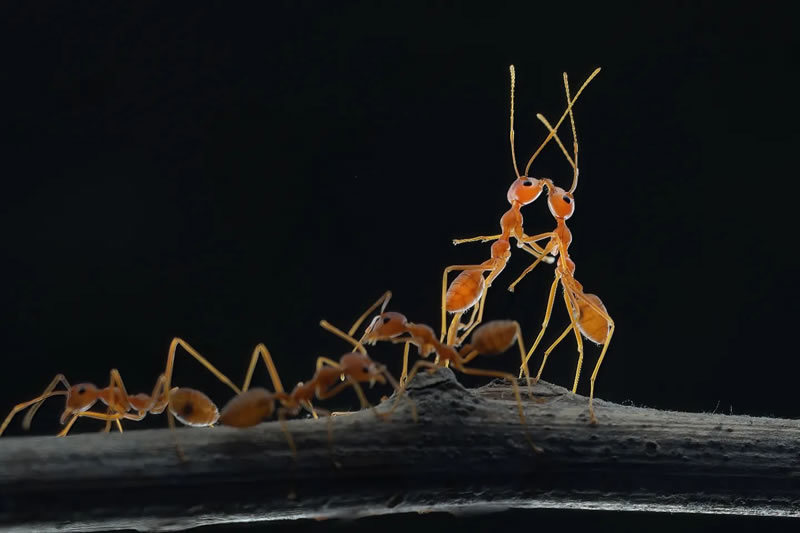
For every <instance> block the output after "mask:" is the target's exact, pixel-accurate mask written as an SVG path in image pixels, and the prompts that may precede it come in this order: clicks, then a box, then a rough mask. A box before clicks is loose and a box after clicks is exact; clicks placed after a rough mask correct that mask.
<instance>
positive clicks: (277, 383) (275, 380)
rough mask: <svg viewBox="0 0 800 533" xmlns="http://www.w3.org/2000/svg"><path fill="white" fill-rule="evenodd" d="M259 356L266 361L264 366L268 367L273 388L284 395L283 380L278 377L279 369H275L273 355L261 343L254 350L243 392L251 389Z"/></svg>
mask: <svg viewBox="0 0 800 533" xmlns="http://www.w3.org/2000/svg"><path fill="white" fill-rule="evenodd" d="M259 356H261V359H263V360H264V364H265V365H266V366H267V371H268V372H269V377H270V379H271V380H272V386H273V388H274V389H275V392H276V393H278V394H283V393H284V392H285V391H284V390H283V384H282V383H281V378H280V376H279V375H278V369H277V368H276V367H275V362H274V361H273V360H272V355H271V354H270V353H269V350H268V349H267V347H266V345H264V344H263V343H260V344H258V346H256V347H255V349H254V350H253V355H252V356H251V357H250V366H249V367H248V368H247V375H246V376H245V378H244V384H243V385H242V392H245V391H246V390H247V389H249V388H250V382H251V381H252V379H253V372H254V371H255V368H256V364H257V363H258V357H259Z"/></svg>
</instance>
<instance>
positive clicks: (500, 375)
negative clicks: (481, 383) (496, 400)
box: [459, 365, 542, 453]
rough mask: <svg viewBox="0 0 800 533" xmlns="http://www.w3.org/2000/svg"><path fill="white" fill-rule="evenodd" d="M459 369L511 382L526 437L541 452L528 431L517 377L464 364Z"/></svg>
mask: <svg viewBox="0 0 800 533" xmlns="http://www.w3.org/2000/svg"><path fill="white" fill-rule="evenodd" d="M459 370H460V371H461V373H463V374H467V375H470V376H487V377H495V378H502V379H505V380H506V381H509V382H510V383H511V387H512V389H513V390H514V398H515V399H516V400H517V411H518V412H519V420H520V422H521V423H522V427H523V429H524V431H525V439H526V440H527V441H528V444H530V445H531V447H532V448H533V451H535V452H536V453H541V452H542V449H541V448H539V447H538V446H536V444H534V443H533V440H531V436H530V434H529V433H528V421H527V419H526V418H525V410H524V409H523V408H522V396H521V395H520V393H519V385H518V384H517V378H515V377H514V376H513V375H512V374H509V373H508V372H500V371H496V370H481V369H477V368H469V367H465V366H463V365H462V367H461V368H459Z"/></svg>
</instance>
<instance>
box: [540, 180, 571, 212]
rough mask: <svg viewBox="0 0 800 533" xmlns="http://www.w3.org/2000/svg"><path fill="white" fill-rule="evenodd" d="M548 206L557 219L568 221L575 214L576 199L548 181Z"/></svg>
mask: <svg viewBox="0 0 800 533" xmlns="http://www.w3.org/2000/svg"><path fill="white" fill-rule="evenodd" d="M547 181H548V183H547V206H548V207H549V208H550V212H551V213H552V214H553V216H554V217H555V218H561V219H564V220H566V219H568V218H569V217H571V216H572V213H574V212H575V197H574V196H572V193H571V192H567V191H565V190H564V189H562V188H561V187H557V186H555V185H553V182H552V181H550V180H547Z"/></svg>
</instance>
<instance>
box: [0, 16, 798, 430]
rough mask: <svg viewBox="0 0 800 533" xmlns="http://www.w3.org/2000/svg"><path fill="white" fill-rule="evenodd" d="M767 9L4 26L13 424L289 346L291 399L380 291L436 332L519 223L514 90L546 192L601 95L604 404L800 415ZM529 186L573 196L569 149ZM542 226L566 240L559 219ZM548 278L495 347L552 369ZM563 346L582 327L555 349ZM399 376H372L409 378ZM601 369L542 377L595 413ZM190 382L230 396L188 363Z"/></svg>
mask: <svg viewBox="0 0 800 533" xmlns="http://www.w3.org/2000/svg"><path fill="white" fill-rule="evenodd" d="M766 9H767V10H763V8H762V10H761V11H757V12H756V11H753V9H752V7H751V6H750V4H746V5H738V6H737V5H728V4H717V5H709V4H704V5H699V6H681V7H676V6H667V5H660V6H646V7H634V6H628V7H626V8H624V9H622V8H618V9H611V8H608V7H606V6H605V5H604V4H603V7H599V6H595V7H592V8H589V9H586V8H579V7H577V6H570V7H564V8H554V7H553V5H551V3H548V4H541V5H532V4H525V7H524V8H523V7H522V6H518V5H513V4H500V5H499V6H498V5H493V6H492V7H489V6H488V5H483V6H479V7H478V6H476V7H474V8H473V7H468V6H464V5H459V4H456V3H443V4H440V5H438V7H429V8H420V7H410V8H399V7H398V8H393V7H387V6H385V5H382V6H376V5H372V4H370V5H360V4H346V5H337V6H329V5H327V4H324V3H307V2H305V3H289V5H284V6H279V5H277V4H276V5H272V4H270V7H269V8H262V9H255V8H250V7H247V8H246V7H244V6H243V5H238V6H230V5H226V3H203V4H202V5H201V6H199V7H198V6H192V5H188V4H183V5H166V4H163V3H160V2H136V3H84V4H80V3H70V4H69V5H60V6H49V7H45V6H44V5H41V4H40V5H37V6H32V5H30V4H29V3H27V2H11V3H5V4H4V5H3V7H2V13H0V14H1V15H2V20H3V21H4V22H3V24H5V25H6V26H7V28H6V31H3V32H1V36H0V43H2V50H3V52H2V57H3V61H2V79H3V83H2V89H0V97H1V100H0V101H1V102H2V121H1V122H0V123H1V124H2V130H3V133H4V134H5V135H4V138H5V140H4V141H3V142H2V153H3V165H2V167H0V168H2V170H1V172H2V174H1V175H2V177H3V189H2V191H3V192H2V210H1V211H0V217H2V218H0V228H2V229H0V231H2V242H3V246H2V248H0V249H1V250H2V258H1V259H2V260H1V262H0V264H2V269H3V278H2V279H3V282H4V287H5V290H4V291H3V298H2V302H3V303H2V307H0V310H2V317H1V318H0V328H2V329H1V330H0V336H1V338H2V340H3V353H4V355H3V362H4V365H3V367H2V368H3V370H2V373H0V406H2V409H3V410H5V409H6V408H9V409H10V407H11V406H12V405H13V404H14V403H16V402H18V401H21V400H24V399H27V398H29V397H32V396H33V395H35V394H37V393H38V391H39V390H41V388H43V387H44V385H45V384H46V383H47V382H48V380H49V379H50V378H51V377H52V375H54V374H55V373H57V372H64V373H65V374H66V375H67V376H68V378H69V379H70V380H72V381H73V382H78V381H93V382H96V383H100V382H103V381H104V380H106V379H107V375H108V370H109V369H110V368H115V367H116V368H119V369H120V371H121V372H122V375H123V377H124V378H125V379H126V383H127V385H128V387H129V389H130V390H134V391H140V390H147V391H149V389H150V387H151V386H152V383H153V382H154V380H155V378H156V376H157V375H158V373H159V372H160V371H161V370H162V368H163V365H164V358H165V355H166V349H167V346H168V343H169V341H170V340H171V338H172V337H173V336H176V335H179V336H182V337H183V338H185V339H186V340H188V341H189V342H190V343H192V344H193V345H194V346H195V347H197V348H198V349H199V350H200V351H201V352H202V353H204V354H205V355H207V356H208V357H209V358H210V359H211V360H213V361H214V362H215V363H216V364H218V366H219V367H220V368H221V369H223V371H225V372H227V373H229V374H230V375H231V376H232V378H233V379H234V380H235V381H237V382H238V381H240V380H241V379H242V376H243V374H244V370H245V365H246V359H247V357H248V356H249V353H250V350H251V349H252V347H253V346H254V345H255V344H256V343H257V342H260V341H263V342H265V343H267V345H268V346H269V347H270V349H271V350H272V351H273V354H274V355H275V357H276V359H277V364H278V367H279V369H280V371H281V373H282V376H283V380H284V381H285V382H287V383H289V384H291V383H293V382H295V381H297V380H299V379H303V378H306V377H308V376H309V375H310V374H311V372H312V370H313V361H314V358H315V357H316V356H318V355H328V356H332V357H336V356H338V355H339V354H340V353H342V352H344V351H345V350H346V348H347V346H346V345H345V344H344V343H343V342H342V341H340V340H338V339H336V338H334V337H332V336H330V335H329V334H327V333H325V332H324V331H322V330H321V329H320V328H319V327H318V325H317V323H318V322H319V320H320V319H321V318H327V319H329V320H331V321H332V322H333V323H335V324H338V325H340V326H343V327H345V326H348V325H349V323H350V322H351V321H352V320H353V319H354V318H355V317H356V316H357V315H358V314H360V313H361V311H362V310H363V309H364V308H365V307H366V306H367V305H368V304H370V303H371V302H372V301H374V300H375V299H376V298H377V297H378V296H379V295H380V294H381V293H382V292H383V291H384V290H386V289H392V290H393V291H394V293H395V298H394V299H393V301H392V306H391V307H392V308H394V309H396V310H399V311H403V312H404V313H406V314H407V315H408V317H409V318H410V319H411V320H413V321H417V322H426V323H430V324H432V325H436V326H437V328H438V325H437V324H438V316H439V315H438V309H439V287H440V280H441V273H442V269H443V268H444V267H445V266H446V265H448V264H454V263H465V262H480V261H482V260H484V259H485V258H487V257H488V250H489V245H488V244H473V245H464V246H461V247H458V248H455V247H453V246H452V245H451V244H450V241H451V239H452V238H454V237H467V236H472V235H476V234H483V233H493V232H495V231H496V230H497V228H498V220H499V217H500V215H501V214H502V213H503V212H504V211H505V210H506V209H507V207H508V204H507V202H506V199H505V194H506V190H507V188H508V186H509V184H510V183H511V181H512V179H513V177H514V175H513V170H512V166H511V160H510V156H509V148H508V105H509V102H508V84H509V80H508V65H509V64H510V63H514V64H515V65H516V68H517V126H516V130H517V150H518V153H519V154H520V159H521V160H522V161H521V163H522V164H524V161H526V160H527V157H528V156H529V155H530V154H531V153H532V151H533V149H534V148H535V147H536V146H538V144H539V143H540V142H541V140H542V138H543V137H544V133H545V130H544V129H543V127H542V126H541V125H540V124H539V123H538V121H536V119H535V113H536V112H542V113H544V114H545V115H546V116H548V117H550V118H552V119H555V118H556V117H557V115H559V114H560V112H561V111H562V110H563V108H564V96H563V88H562V85H561V72H562V71H567V72H568V73H569V74H570V76H571V81H572V84H573V86H574V87H575V88H576V87H577V85H578V84H579V83H580V82H581V81H582V80H583V79H584V78H585V77H586V76H587V75H588V74H589V73H590V72H591V71H592V70H593V69H594V68H595V67H597V66H601V67H603V71H602V73H601V74H600V75H599V77H598V78H596V80H595V81H594V82H593V83H592V84H591V85H590V87H589V88H588V89H587V91H586V92H585V93H584V96H582V98H581V100H580V101H579V103H578V104H577V105H576V111H575V113H576V120H577V125H578V134H579V141H580V142H581V145H580V146H581V158H580V162H581V170H582V173H581V178H582V179H581V182H580V185H579V188H578V190H577V191H576V213H575V215H574V216H573V218H572V219H570V221H569V225H570V228H571V229H572V231H573V235H574V242H573V245H572V247H571V255H572V258H573V259H574V260H575V261H576V263H577V266H578V268H577V272H576V275H577V278H578V279H579V280H580V281H581V282H582V283H583V284H584V286H585V287H586V290H587V291H589V292H595V293H597V294H599V295H600V296H601V297H602V298H603V301H604V302H605V304H606V306H607V307H608V310H609V312H610V313H611V314H612V316H613V317H614V318H615V320H616V324H617V332H616V334H615V336H614V339H613V342H612V344H611V346H610V349H609V351H608V356H607V359H606V362H605V363H604V366H603V369H602V371H601V374H600V377H599V381H598V395H599V396H600V397H602V398H606V399H609V400H614V401H618V402H631V403H633V404H637V405H647V406H655V407H659V408H664V409H681V410H690V411H711V410H714V409H716V410H717V411H724V412H733V413H747V414H754V415H775V416H783V417H794V416H796V415H797V413H798V404H797V396H796V390H797V388H796V385H795V384H796V383H797V379H798V376H797V372H796V371H797V367H798V364H797V362H796V357H795V351H796V349H795V348H794V345H795V342H794V338H793V335H792V334H793V333H794V328H795V327H796V324H797V318H798V313H797V304H796V296H797V290H796V289H795V280H794V279H793V276H794V275H795V274H796V272H797V270H798V268H797V267H798V259H797V254H796V253H795V250H794V248H795V245H794V243H795V228H796V226H797V224H796V223H795V214H796V212H795V210H794V209H793V204H794V201H795V196H796V193H797V191H798V187H797V169H796V157H795V148H796V146H797V143H798V140H800V135H799V134H798V132H797V129H796V123H797V120H798V118H800V111H799V110H798V103H797V99H796V98H795V97H794V93H795V92H796V87H797V85H796V72H797V61H798V47H797V40H796V38H795V37H794V36H793V35H792V32H793V31H794V23H793V20H792V18H791V17H790V16H789V14H788V13H783V12H781V11H780V10H779V9H778V8H773V11H768V9H769V8H766ZM562 137H563V138H564V139H565V140H568V139H569V134H568V130H567V129H563V130H562ZM534 175H537V176H547V177H551V178H553V179H554V180H556V182H558V183H559V184H562V185H564V186H568V184H569V181H570V169H569V167H568V166H567V164H566V163H565V161H564V159H563V157H562V156H561V155H560V153H559V152H558V150H557V148H556V146H555V144H553V145H552V146H550V147H548V149H547V150H546V151H545V153H544V154H543V155H542V157H541V158H540V159H539V160H537V162H536V165H535V166H534ZM524 213H525V223H526V229H527V232H528V233H535V232H540V231H547V230H549V229H551V228H552V226H553V219H552V217H551V216H550V214H549V212H548V211H547V209H546V207H545V203H544V201H542V199H540V200H539V201H537V202H536V203H535V204H533V205H531V206H529V207H527V208H526V209H525V211H524ZM528 262H529V259H528V257H526V256H523V255H522V254H521V253H519V252H516V251H515V253H514V256H513V257H512V259H511V261H510V264H509V266H508V268H507V269H506V271H505V272H504V273H503V274H502V275H501V277H500V278H498V280H497V281H496V283H495V285H494V287H493V288H492V291H491V292H490V293H489V298H488V302H487V318H515V319H517V320H519V321H520V322H521V323H522V326H523V328H524V331H525V334H526V341H527V342H528V343H530V342H531V341H532V339H533V338H534V337H535V335H536V333H537V332H538V328H539V324H540V322H541V319H542V315H543V312H544V307H545V299H546V295H547V290H548V288H549V285H550V283H551V281H552V275H553V274H552V267H542V268H538V269H537V270H536V271H535V272H534V273H533V274H532V275H531V276H529V278H528V279H527V280H526V281H525V282H524V283H523V284H522V285H521V286H520V287H519V289H518V291H517V292H516V293H515V294H510V293H508V292H507V291H505V286H506V285H507V284H508V283H510V282H511V281H512V280H513V279H514V277H515V276H516V274H517V273H519V272H520V271H521V270H522V269H523V268H524V267H525V266H526V265H527V264H528ZM566 321H567V316H566V313H565V312H564V309H563V304H562V305H561V306H559V305H558V301H557V306H556V311H555V313H554V317H553V320H552V323H551V328H550V330H549V332H548V334H547V335H546V337H545V341H544V343H543V344H544V346H547V345H548V344H549V341H552V340H553V339H554V338H555V337H556V335H557V334H558V333H559V332H560V331H561V330H562V329H563V327H564V326H565V324H566ZM398 352H399V350H398V349H397V347H391V346H383V347H379V348H378V349H376V350H375V351H374V356H375V357H376V358H379V359H382V360H384V361H386V362H389V363H390V365H391V367H392V368H393V369H394V370H397V369H398V361H399V359H398V356H399V353H398ZM598 353H599V349H598V348H597V347H596V346H594V345H592V344H587V364H588V365H589V366H588V368H591V365H593V362H594V360H595V359H596V356H597V354H598ZM575 354H576V352H575V345H574V340H573V339H567V341H565V342H564V343H563V345H562V346H561V347H560V348H559V349H558V350H557V352H555V354H554V356H553V358H552V360H551V361H552V363H551V366H550V367H549V371H548V372H546V375H545V378H546V379H549V380H552V381H555V382H556V383H560V384H565V385H566V384H569V383H571V376H572V371H573V369H574V364H575ZM540 355H541V350H540V351H539V354H537V359H536V360H537V361H538V357H540ZM482 364H483V366H486V367H493V368H505V369H508V370H513V369H515V367H516V363H515V359H514V357H513V356H512V355H509V356H507V357H503V358H499V359H496V360H489V361H485V362H483V363H482ZM258 379H259V380H260V381H261V382H263V383H266V382H265V381H264V380H266V373H264V372H263V371H262V372H261V373H260V374H259V378H258ZM175 381H176V383H178V384H181V385H186V386H193V387H198V388H202V389H203V390H207V391H208V392H209V393H211V395H212V396H213V397H214V398H215V399H216V400H217V401H218V403H220V404H222V403H224V401H225V400H227V398H228V397H229V393H228V392H227V391H226V390H225V388H224V387H220V386H219V385H218V384H216V383H215V382H214V381H213V378H209V377H208V376H207V373H205V372H204V371H203V370H202V368H200V367H199V366H198V365H196V364H194V363H192V362H191V361H189V360H188V358H187V359H181V360H180V361H179V362H178V369H177V371H176V377H175ZM587 390H588V373H584V381H583V382H582V385H581V391H583V392H586V391H587ZM341 402H342V403H343V405H344V406H348V405H350V406H354V405H355V403H356V402H355V399H354V398H353V397H350V396H348V397H347V398H343V399H342V400H341ZM54 403H60V402H54ZM59 408H60V405H54V406H53V407H52V408H51V410H50V411H48V410H43V411H42V414H41V415H40V416H39V419H38V421H37V423H36V424H35V431H36V432H39V433H54V432H55V431H57V429H58V426H57V413H58V410H59ZM443 408H444V406H443ZM154 423H157V424H158V425H160V424H163V421H156V422H154ZM80 426H81V427H83V428H85V429H86V430H88V431H93V430H94V428H95V427H96V426H97V424H96V423H93V422H91V421H83V422H82V424H80ZM10 432H12V433H18V432H19V426H18V424H14V425H13V426H12V429H11V431H10Z"/></svg>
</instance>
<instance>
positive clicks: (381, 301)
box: [347, 291, 392, 336]
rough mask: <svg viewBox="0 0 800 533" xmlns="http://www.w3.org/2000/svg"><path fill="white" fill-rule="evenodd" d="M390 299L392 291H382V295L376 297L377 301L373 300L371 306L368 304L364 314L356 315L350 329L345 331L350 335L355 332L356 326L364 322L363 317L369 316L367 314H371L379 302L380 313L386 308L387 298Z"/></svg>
mask: <svg viewBox="0 0 800 533" xmlns="http://www.w3.org/2000/svg"><path fill="white" fill-rule="evenodd" d="M391 299H392V291H386V292H384V293H383V296H381V297H380V298H378V301H377V302H375V303H374V304H372V305H371V306H369V309H367V310H366V311H364V314H362V315H361V316H360V317H358V319H356V321H355V322H354V323H353V326H352V327H351V328H350V330H349V331H348V332H347V334H348V335H351V336H352V335H353V333H355V332H356V330H357V329H358V326H360V325H361V323H362V322H364V320H365V319H366V318H367V317H368V316H369V315H370V314H371V313H372V312H373V311H375V309H377V308H378V306H379V305H381V304H382V307H381V313H383V312H384V311H385V310H386V306H387V305H388V304H389V300H391Z"/></svg>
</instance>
